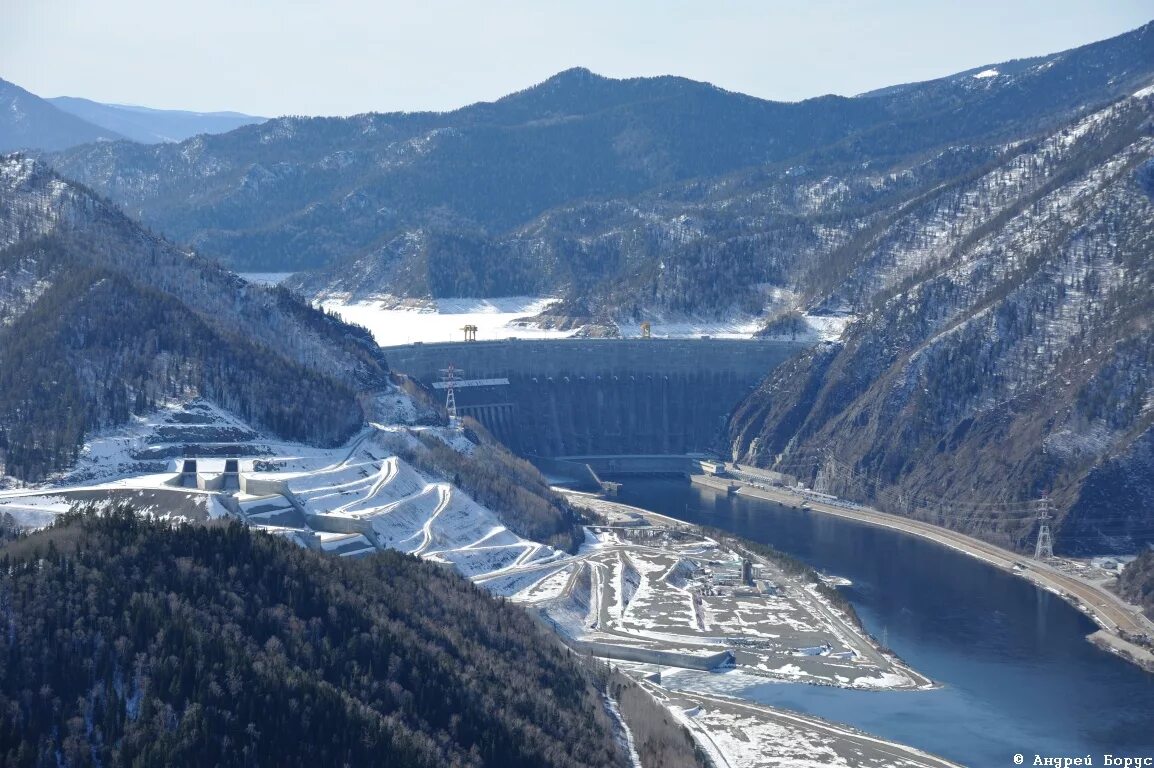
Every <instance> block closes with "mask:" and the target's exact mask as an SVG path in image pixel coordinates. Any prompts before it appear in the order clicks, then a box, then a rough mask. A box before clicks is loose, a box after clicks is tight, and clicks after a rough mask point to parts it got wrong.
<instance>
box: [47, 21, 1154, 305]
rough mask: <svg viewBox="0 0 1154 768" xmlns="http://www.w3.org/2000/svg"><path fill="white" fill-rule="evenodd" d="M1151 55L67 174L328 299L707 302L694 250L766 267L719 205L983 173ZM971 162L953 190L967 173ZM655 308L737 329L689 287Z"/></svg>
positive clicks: (277, 124) (699, 88)
mask: <svg viewBox="0 0 1154 768" xmlns="http://www.w3.org/2000/svg"><path fill="white" fill-rule="evenodd" d="M1151 39H1152V32H1151V26H1150V25H1147V26H1146V27H1143V28H1142V29H1139V30H1136V31H1135V32H1131V33H1128V34H1126V35H1122V36H1120V37H1117V38H1114V39H1112V40H1107V41H1103V42H1101V43H1095V44H1093V45H1089V46H1085V47H1083V48H1078V49H1075V50H1072V51H1067V52H1065V53H1061V54H1055V55H1052V56H1049V57H1041V58H1037V59H1031V60H1026V61H1019V62H1007V63H1002V64H993V65H989V66H986V67H982V68H978V69H976V70H972V71H970V72H968V73H961V74H959V75H955V76H952V77H948V78H943V79H941V80H936V81H931V82H927V83H918V84H910V85H903V86H898V87H895V88H890V89H886V90H884V91H879V92H876V93H874V94H867V95H863V96H860V97H856V98H841V97H833V96H827V97H821V98H817V99H811V100H808V101H803V102H799V103H792V104H783V103H774V102H768V101H763V100H760V99H755V98H752V97H749V96H745V95H741V94H736V93H730V92H727V91H723V90H721V89H719V88H716V87H714V86H711V85H708V84H705V83H698V82H693V81H690V80H685V79H683V78H676V77H658V78H637V79H631V80H611V79H608V78H604V77H599V76H597V75H595V74H593V73H591V72H589V71H588V70H583V69H574V70H569V71H566V72H562V73H560V74H558V75H556V76H555V77H553V78H550V79H549V80H547V81H546V82H544V83H542V84H540V85H538V86H535V87H533V88H529V89H527V90H525V91H522V92H519V93H515V94H512V95H510V96H507V97H505V98H503V99H500V100H498V101H496V102H493V103H482V104H475V105H472V106H469V107H465V108H463V109H459V110H456V111H454V112H448V113H394V114H367V115H359V116H356V117H351V118H279V119H275V120H270V121H268V122H266V123H263V124H261V125H258V126H248V127H245V128H241V129H239V130H236V131H233V132H230V133H227V134H221V135H218V136H208V137H198V138H196V139H192V140H190V141H188V142H184V143H182V144H179V145H157V146H152V147H138V146H135V145H117V146H107V145H100V144H95V145H87V146H84V147H78V148H76V149H73V150H70V151H67V152H63V153H60V154H57V155H54V156H53V157H52V158H50V160H49V162H51V163H52V164H53V165H55V166H56V167H57V168H59V169H60V171H61V172H62V173H64V174H65V175H67V176H71V177H74V178H77V179H79V180H81V181H83V182H84V183H86V184H88V185H90V186H92V187H94V188H96V189H98V190H100V191H101V192H103V193H104V194H107V195H109V196H110V197H111V198H112V199H114V200H116V201H117V202H119V203H120V204H121V205H123V206H124V207H125V208H126V209H127V210H128V211H129V212H130V213H131V214H132V215H134V216H138V217H139V218H140V219H141V220H142V221H144V222H145V223H147V224H149V225H150V226H154V227H156V228H158V229H159V230H161V231H163V232H165V233H166V234H168V235H169V236H171V237H173V238H174V239H176V240H178V241H180V242H185V243H189V244H191V245H193V246H195V247H196V248H197V249H198V250H200V251H202V252H203V253H205V254H207V255H211V256H214V257H217V258H220V259H222V260H223V261H224V262H225V263H226V264H228V265H230V266H232V267H234V268H236V269H240V270H269V271H295V270H309V271H317V270H319V271H320V272H321V274H320V275H319V276H317V277H315V278H309V279H307V281H306V282H302V283H301V284H300V285H299V287H301V288H303V289H305V290H307V291H308V292H310V293H317V292H321V291H325V290H330V289H331V290H335V291H343V292H352V293H359V294H371V293H383V292H389V293H401V294H406V295H432V296H461V295H485V296H494V295H510V294H518V293H521V294H523V293H526V292H556V291H560V290H565V289H566V288H577V289H578V291H579V292H582V293H585V294H601V295H604V294H605V293H607V292H609V291H611V290H612V288H613V287H614V286H618V285H621V284H622V283H623V282H628V283H630V284H631V285H635V284H636V283H637V282H641V283H644V284H646V285H655V284H656V283H658V282H660V281H661V280H663V279H667V276H666V275H662V274H660V272H661V270H659V268H658V267H659V265H660V264H661V263H662V262H664V263H666V271H667V272H668V270H669V261H668V259H666V256H669V257H670V258H672V259H673V260H674V261H686V262H690V263H689V264H687V265H686V267H685V269H684V270H682V272H681V273H680V274H679V275H678V276H677V277H676V278H674V280H675V282H677V281H679V282H687V281H692V280H693V279H694V278H695V277H697V275H696V274H695V273H694V272H693V270H694V269H695V267H693V266H692V264H693V263H694V262H697V261H700V259H699V257H697V256H695V255H693V253H692V252H691V251H692V250H693V248H695V247H699V246H701V245H703V244H704V245H706V246H707V247H709V248H711V249H716V248H720V249H722V250H727V251H728V250H737V251H742V249H745V248H747V246H748V244H749V241H748V237H747V235H754V236H756V234H755V233H753V232H749V231H748V227H747V225H746V224H744V223H738V222H739V217H738V216H736V215H734V214H732V213H730V212H729V211H721V212H716V211H712V210H708V209H707V207H706V206H702V205H699V204H698V200H699V199H700V198H701V197H702V196H703V195H709V196H713V197H717V196H718V195H724V194H726V190H727V189H730V190H732V189H734V187H735V186H737V185H740V186H744V187H745V188H747V189H752V188H757V187H763V186H771V185H772V186H777V187H780V188H789V187H797V186H799V185H804V184H806V183H812V182H815V181H819V180H820V179H822V178H824V177H825V176H826V175H829V174H831V173H835V174H838V173H842V172H844V171H845V170H847V169H855V168H856V169H860V168H862V167H863V165H864V166H867V167H868V168H869V169H870V170H873V171H876V172H878V173H879V174H884V173H885V171H887V170H888V169H889V168H891V167H898V168H904V167H908V166H909V165H910V164H911V163H913V162H915V161H917V160H919V159H926V158H928V157H931V156H933V155H934V154H937V153H940V152H941V151H943V150H944V149H947V148H952V150H953V151H954V152H966V151H969V152H970V157H971V160H965V159H963V160H962V161H960V162H962V163H966V162H973V161H974V160H973V158H977V160H976V161H977V162H982V161H983V160H982V159H981V158H983V157H985V158H988V157H989V152H992V151H998V150H997V149H996V148H997V147H1000V146H1003V145H1005V144H1007V143H1010V142H1012V141H1015V140H1020V139H1021V138H1023V137H1025V136H1031V135H1034V134H1035V133H1037V132H1038V131H1040V130H1042V129H1043V128H1045V127H1046V126H1053V125H1056V124H1058V123H1059V122H1061V121H1062V120H1065V119H1069V118H1070V117H1071V116H1073V115H1075V114H1077V113H1078V112H1080V111H1082V110H1085V109H1088V108H1091V107H1093V106H1096V105H1101V104H1104V103H1107V102H1109V101H1111V100H1113V99H1115V98H1118V97H1120V96H1123V95H1126V94H1129V93H1132V92H1134V91H1135V90H1137V89H1138V88H1140V87H1142V86H1143V85H1145V84H1147V83H1148V82H1149V81H1150V79H1151V77H1152V76H1154V46H1152V45H1151V43H1150V41H1151ZM990 71H996V72H997V73H998V74H996V75H990V74H986V75H984V76H981V77H978V76H977V75H982V74H983V73H988V72H990ZM983 152H984V154H983ZM950 162H954V163H955V167H943V168H939V169H937V170H936V171H935V173H936V174H937V175H939V176H941V177H943V178H948V177H949V175H950V174H952V173H954V172H955V171H958V170H962V169H961V168H959V167H956V166H957V163H958V162H959V161H956V160H951V161H950ZM899 196H900V193H899V195H892V194H891V195H890V199H891V200H894V201H896V200H897V199H898V198H899ZM871 204H876V202H875V203H871ZM679 208H680V210H678V209H679ZM780 210H781V207H780V206H778V205H777V201H776V200H774V199H771V198H756V197H755V198H753V199H752V200H751V201H750V202H749V204H747V205H745V206H743V217H744V218H745V219H746V220H748V221H749V226H752V227H753V228H755V229H758V228H760V227H761V226H762V225H761V224H760V223H759V222H761V221H762V220H763V219H764V218H765V217H775V216H777V215H778V212H779V211H780ZM682 215H685V216H689V217H690V218H689V220H688V221H687V222H685V223H683V224H679V225H676V226H667V224H668V223H669V222H672V221H674V220H676V219H678V217H680V216H682ZM695 215H700V216H701V217H702V218H706V217H707V219H708V220H706V221H702V222H701V223H702V227H703V228H704V231H703V235H704V237H699V236H697V235H695V234H692V233H693V232H695V231H696V230H697V227H696V226H695V224H694V216H695ZM735 223H737V227H736V228H733V226H732V225H734V224H735ZM761 253H762V249H760V248H757V247H754V248H752V249H749V251H748V256H746V257H740V256H739V254H735V255H734V256H735V257H736V258H737V259H738V261H739V262H740V263H739V266H737V268H736V271H737V272H739V273H740V274H741V277H740V280H739V282H749V280H748V279H747V278H750V279H758V280H760V281H762V282H772V281H774V280H776V279H785V273H784V272H783V270H786V269H788V267H787V265H782V264H779V263H777V260H776V258H770V259H768V260H767V259H765V258H763V256H762V255H761ZM767 262H768V263H767ZM723 263H726V264H727V265H728V264H729V257H726V259H725V261H724V262H723ZM685 270H688V271H685ZM775 273H776V274H777V277H775ZM648 300H649V299H647V301H648ZM653 300H656V301H657V302H658V305H659V308H661V307H670V308H685V309H694V310H699V309H705V310H713V309H717V307H716V306H715V305H716V300H715V299H712V298H710V297H708V296H702V297H695V296H693V295H692V294H691V293H690V294H689V295H686V294H684V293H683V289H682V288H672V290H668V289H664V288H663V289H662V290H660V291H658V295H657V296H655V297H654V298H653Z"/></svg>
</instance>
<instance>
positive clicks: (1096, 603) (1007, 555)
mask: <svg viewBox="0 0 1154 768" xmlns="http://www.w3.org/2000/svg"><path fill="white" fill-rule="evenodd" d="M742 471H743V472H748V471H749V470H748V469H747V468H745V467H742ZM691 480H692V481H693V482H694V483H695V484H697V485H703V486H707V487H711V488H713V489H714V490H717V491H718V492H722V493H731V494H734V495H737V496H748V497H750V498H756V499H763V500H765V501H771V502H774V503H777V504H781V505H782V506H786V507H792V508H795V509H799V510H804V511H811V512H820V513H823V514H828V515H834V516H836V517H841V518H845V519H847V520H854V521H857V522H861V523H866V524H868V525H875V526H878V527H881V528H889V529H891V530H896V531H900V532H903V533H907V534H910V535H913V536H920V537H921V538H924V539H929V540H930V541H934V542H936V543H938V544H941V545H943V546H946V547H950V548H951V549H954V550H957V551H959V552H962V553H963V554H966V555H969V556H970V557H974V558H977V559H978V560H982V561H983V562H985V563H988V564H989V565H992V566H994V567H995V568H999V569H1001V570H1003V571H1006V572H1009V573H1012V574H1015V575H1017V576H1019V577H1021V578H1023V579H1026V580H1027V581H1029V582H1031V583H1033V584H1035V585H1036V586H1038V587H1041V588H1042V589H1046V590H1048V591H1050V592H1052V593H1054V594H1056V595H1058V596H1059V597H1061V598H1062V599H1064V600H1066V601H1067V602H1069V603H1070V604H1071V605H1073V606H1074V607H1075V608H1077V609H1078V610H1080V611H1082V612H1083V613H1085V614H1086V615H1088V616H1089V617H1090V618H1091V619H1093V620H1094V623H1096V624H1097V625H1098V626H1099V627H1100V628H1101V629H1100V630H1099V631H1098V632H1094V633H1092V634H1090V635H1088V636H1087V639H1088V640H1089V641H1090V642H1092V643H1094V644H1095V645H1097V646H1098V647H1100V648H1103V649H1105V650H1108V651H1110V652H1111V653H1115V654H1117V655H1118V656H1120V657H1122V658H1125V659H1126V660H1128V661H1130V662H1132V663H1134V664H1136V665H1137V666H1139V667H1141V668H1143V669H1145V670H1147V671H1150V672H1154V653H1152V652H1151V651H1150V650H1149V649H1147V648H1144V647H1142V646H1140V645H1137V644H1135V643H1133V642H1130V641H1129V640H1127V639H1126V638H1125V637H1123V635H1124V634H1126V635H1148V636H1151V637H1154V622H1151V621H1150V620H1149V619H1147V618H1146V617H1145V616H1144V615H1143V614H1142V612H1141V610H1139V609H1138V608H1137V607H1136V606H1132V605H1129V604H1127V603H1125V602H1124V601H1123V600H1122V599H1121V598H1119V597H1118V596H1117V595H1115V594H1114V593H1112V592H1109V591H1107V590H1105V589H1103V588H1102V587H1099V586H1097V585H1095V584H1091V583H1089V582H1086V581H1083V580H1081V579H1078V578H1076V577H1073V576H1070V575H1069V574H1066V573H1062V572H1061V571H1059V570H1057V569H1056V568H1054V567H1053V566H1051V565H1049V564H1048V563H1044V562H1040V561H1036V560H1030V559H1026V558H1024V557H1023V556H1022V555H1019V554H1017V553H1015V552H1011V551H1010V550H1007V549H1003V548H1002V547H999V546H996V545H994V544H989V543H987V542H984V541H981V540H980V539H975V538H973V537H971V536H967V535H965V534H962V533H958V532H956V531H951V530H949V529H947V528H942V527H940V526H936V525H933V524H931V523H924V522H921V521H919V520H912V519H909V518H905V517H898V516H896V515H890V514H887V513H885V512H881V511H878V510H876V509H872V508H870V507H863V506H858V505H853V506H849V505H846V504H843V503H841V502H838V501H836V500H824V499H821V498H820V497H816V496H814V495H810V494H807V495H803V494H801V493H799V492H797V491H795V490H793V489H790V488H786V487H775V486H772V485H769V484H768V483H766V484H765V485H760V484H759V485H754V484H752V483H749V482H747V481H744V480H741V479H737V478H730V477H726V478H716V477H706V476H694V477H691ZM731 487H732V490H730V489H731Z"/></svg>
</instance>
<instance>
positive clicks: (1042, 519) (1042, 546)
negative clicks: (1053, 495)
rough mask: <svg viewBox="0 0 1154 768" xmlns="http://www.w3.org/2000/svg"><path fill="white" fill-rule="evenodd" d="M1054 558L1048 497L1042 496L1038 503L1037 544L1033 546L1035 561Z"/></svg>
mask: <svg viewBox="0 0 1154 768" xmlns="http://www.w3.org/2000/svg"><path fill="white" fill-rule="evenodd" d="M1053 557H1054V539H1053V537H1052V536H1051V535H1050V497H1049V496H1047V495H1046V494H1044V493H1043V494H1042V498H1041V500H1039V501H1038V543H1037V544H1036V545H1035V546H1034V559H1035V560H1050V559H1052V558H1053Z"/></svg>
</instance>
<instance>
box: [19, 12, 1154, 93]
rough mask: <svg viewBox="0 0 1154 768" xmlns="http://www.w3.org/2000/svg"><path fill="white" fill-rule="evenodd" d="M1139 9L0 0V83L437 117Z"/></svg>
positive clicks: (912, 69)
mask: <svg viewBox="0 0 1154 768" xmlns="http://www.w3.org/2000/svg"><path fill="white" fill-rule="evenodd" d="M1152 18H1154V2H1152V0H1098V2H1093V1H1092V0H1091V1H1088V2H1073V1H1072V0H967V1H966V2H962V1H960V0H958V1H955V0H887V1H884V2H883V1H882V0H875V1H874V2H865V1H864V0H863V1H862V2H853V1H852V0H840V1H839V0H794V1H793V2H784V1H783V0H761V1H760V2H757V1H754V0H740V1H739V0H710V1H708V2H696V1H695V2H688V1H685V2H682V1H679V0H664V1H663V2H658V1H657V0H582V2H569V1H568V0H566V1H565V2H561V1H560V0H459V1H457V2H448V1H447V0H410V1H409V2H392V0H328V1H327V2H325V1H323V0H318V1H315V2H306V1H305V0H191V1H186V2H177V0H0V78H4V79H6V80H10V81H12V82H15V83H17V84H18V85H21V86H23V87H25V88H27V89H28V90H30V91H32V92H34V93H38V94H40V95H42V96H61V95H67V96H84V97H87V98H91V99H96V100H98V101H106V102H119V103H130V104H143V105H146V106H152V107H166V108H184V109H199V110H220V109H233V110H238V111H242V112H248V113H252V114H262V115H269V116H272V115H280V114H310V115H321V114H332V115H347V114H353V113H357V112H366V111H393V110H418V109H438V110H440V109H450V108H454V107H458V106H462V105H464V104H468V103H471V102H474V101H482V100H484V101H488V100H492V99H495V98H498V97H500V96H502V95H504V94H506V93H509V92H511V91H515V90H519V89H521V88H525V87H527V86H529V85H532V84H534V83H536V82H540V81H541V80H544V79H545V78H547V77H548V76H549V75H551V74H554V73H556V72H558V71H560V70H562V69H567V68H569V67H573V66H584V67H588V68H590V69H592V70H593V71H594V72H598V73H600V74H603V75H609V76H613V77H630V76H639V75H658V74H676V75H683V76H685V77H690V78H693V79H695V80H706V81H709V82H711V83H714V84H716V85H719V86H721V87H723V88H728V89H730V90H734V91H742V92H744V93H749V94H753V95H755V96H760V97H763V98H768V99H781V100H797V99H802V98H805V97H808V96H816V95H819V94H823V93H840V94H846V95H852V94H855V93H860V92H862V91H866V90H870V89H872V88H877V87H881V86H884V85H891V84H894V83H899V82H908V81H912V80H924V79H928V78H932V77H938V76H941V75H946V74H949V73H951V72H956V71H959V70H963V69H968V68H970V67H974V66H978V65H981V64H986V63H990V62H996V61H1002V60H1005V59H1010V58H1021V57H1025V56H1033V55H1038V54H1043V53H1050V52H1053V51H1058V50H1062V49H1065V48H1070V47H1073V46H1077V45H1081V44H1083V43H1088V42H1092V41H1094V40H1099V39H1102V38H1106V37H1110V36H1112V35H1116V34H1118V33H1120V32H1124V31H1126V30H1129V29H1132V28H1134V27H1137V26H1140V25H1142V24H1144V23H1145V22H1147V21H1149V20H1151V19H1152Z"/></svg>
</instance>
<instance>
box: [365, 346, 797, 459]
mask: <svg viewBox="0 0 1154 768" xmlns="http://www.w3.org/2000/svg"><path fill="white" fill-rule="evenodd" d="M802 347H803V345H800V344H795V343H792V342H780V341H747V340H729V339H672V340H671V339H563V340H552V341H528V340H514V341H503V342H471V343H460V344H413V345H406V346H403V347H387V348H386V349H385V353H386V355H387V357H388V360H389V365H390V367H391V368H392V369H393V370H395V371H398V372H401V373H406V374H408V375H410V376H412V377H414V378H416V379H418V380H419V381H422V382H424V383H426V384H432V383H433V382H435V381H437V380H438V379H439V377H440V371H441V370H442V369H444V368H447V367H448V366H449V364H450V363H451V364H452V365H453V366H454V367H455V368H457V369H460V370H462V371H463V372H462V374H461V377H462V378H464V379H491V378H504V379H508V381H509V383H508V384H499V385H490V386H478V387H462V388H459V389H458V390H457V392H456V399H457V409H458V411H459V412H460V413H461V414H462V415H465V416H472V417H473V418H475V419H477V420H478V421H479V422H481V423H482V424H484V425H485V427H486V428H488V429H489V430H490V431H491V432H493V433H494V434H495V435H496V436H497V437H498V438H499V439H500V440H501V441H502V442H504V443H505V444H506V445H508V446H509V447H510V448H512V449H513V450H514V451H516V452H518V453H520V454H522V455H526V456H573V455H597V454H679V453H688V452H694V451H702V450H706V449H708V448H711V447H713V446H714V445H715V444H716V441H717V438H718V436H719V435H720V434H721V432H722V429H723V428H724V426H725V421H726V419H727V418H728V416H729V413H730V411H732V409H733V408H734V406H736V405H737V404H738V403H739V402H740V401H741V400H742V399H743V398H744V397H745V396H746V395H747V394H749V392H750V391H751V390H752V389H753V388H754V387H755V386H757V384H758V383H759V382H760V381H761V380H762V378H764V377H765V375H766V374H767V373H769V372H770V371H771V370H773V369H774V368H775V367H777V366H778V365H780V364H781V363H782V362H783V361H784V360H786V359H788V358H789V357H791V356H793V355H794V354H796V353H797V352H798V351H799V350H800V349H802Z"/></svg>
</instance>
